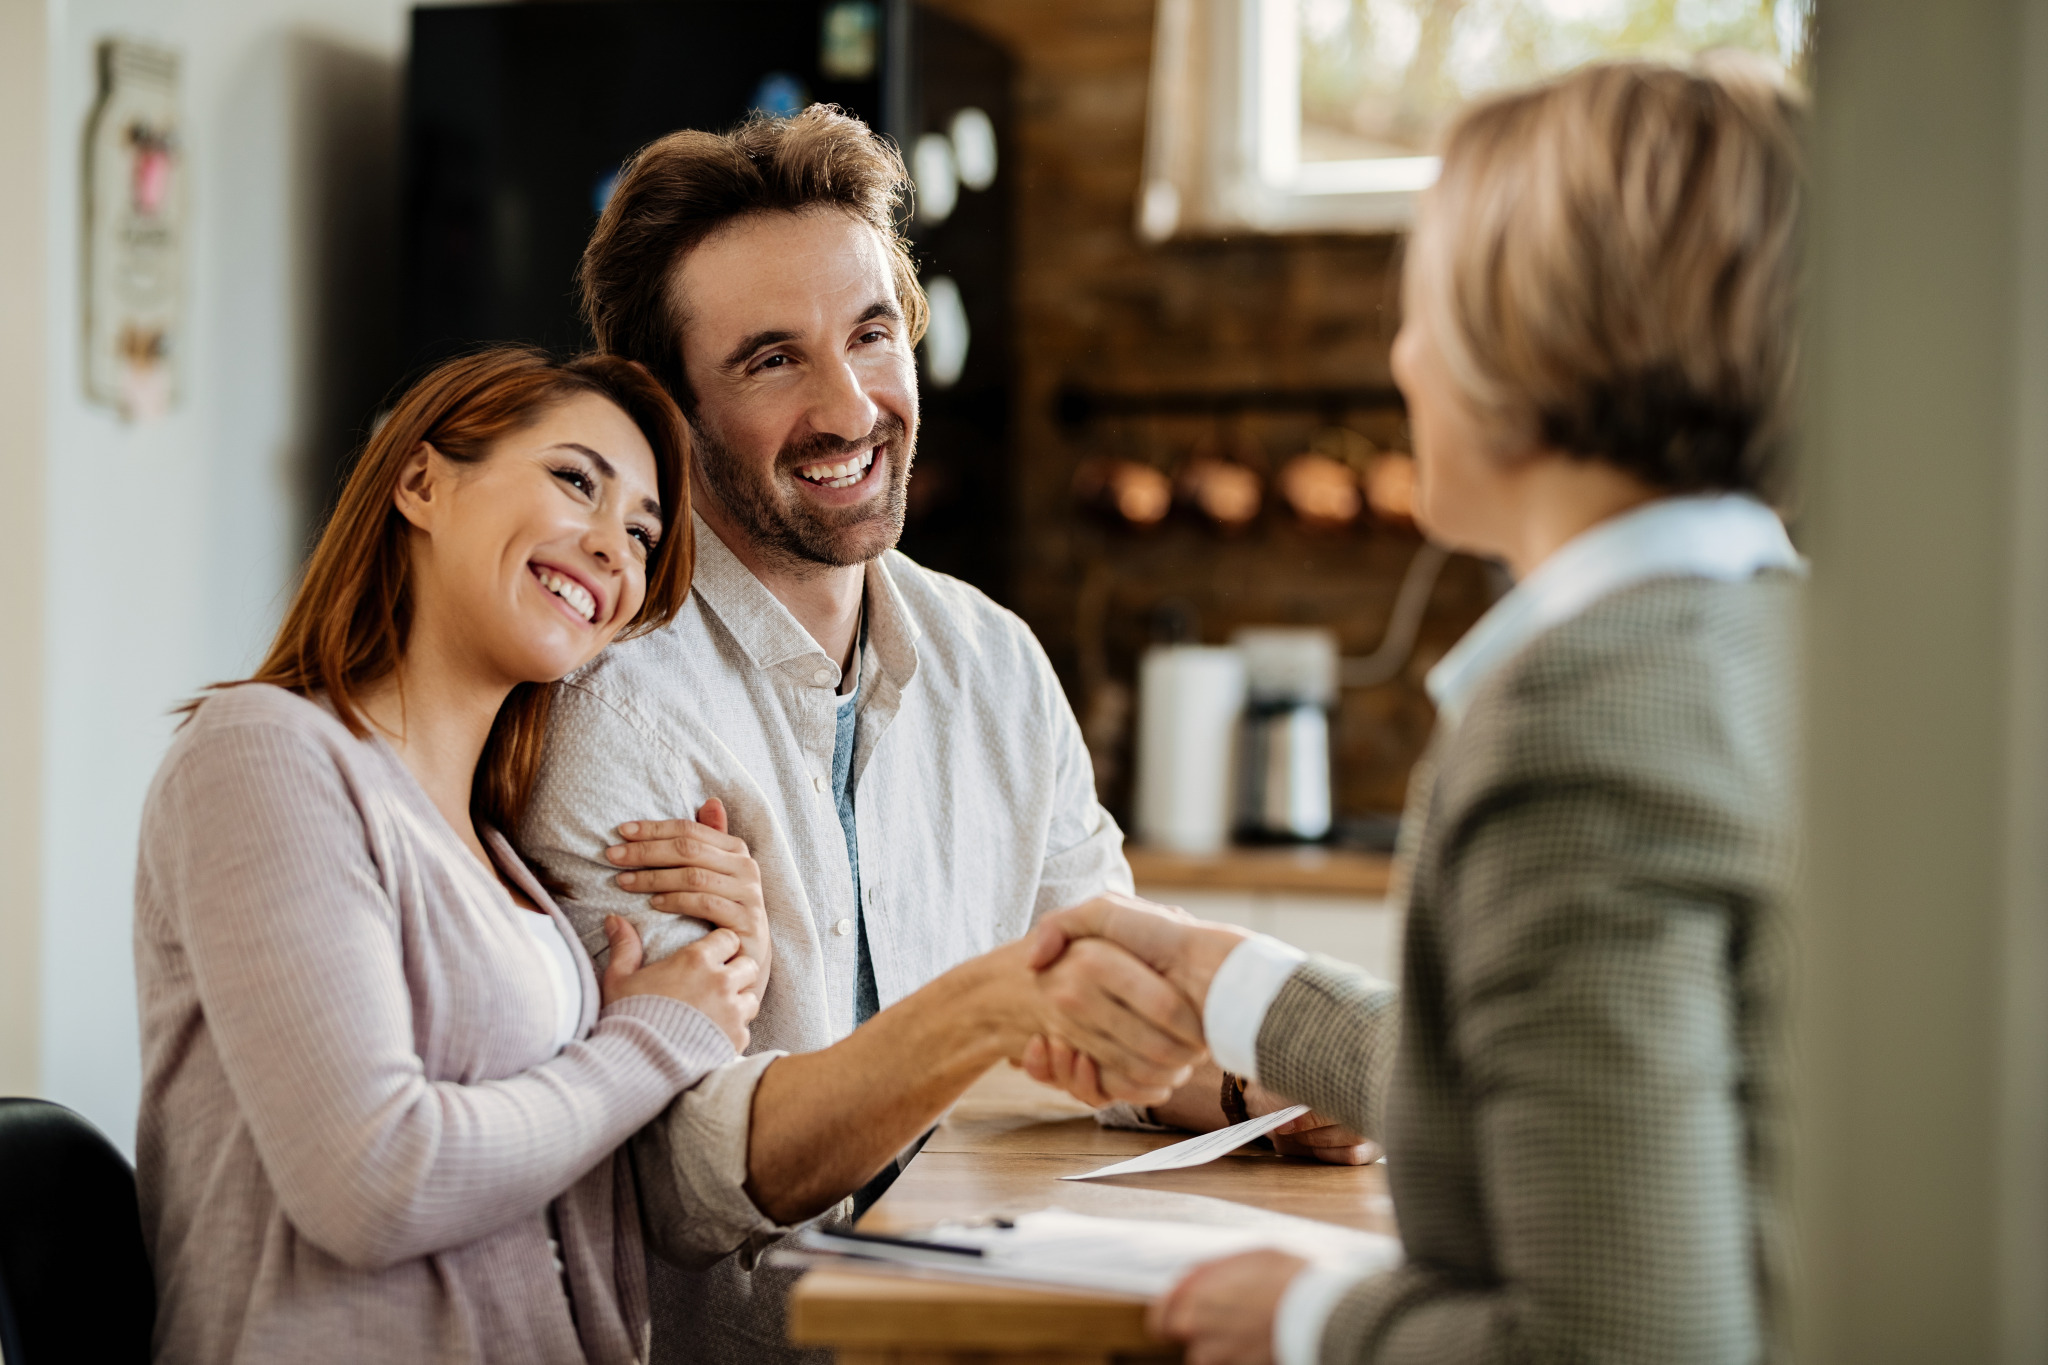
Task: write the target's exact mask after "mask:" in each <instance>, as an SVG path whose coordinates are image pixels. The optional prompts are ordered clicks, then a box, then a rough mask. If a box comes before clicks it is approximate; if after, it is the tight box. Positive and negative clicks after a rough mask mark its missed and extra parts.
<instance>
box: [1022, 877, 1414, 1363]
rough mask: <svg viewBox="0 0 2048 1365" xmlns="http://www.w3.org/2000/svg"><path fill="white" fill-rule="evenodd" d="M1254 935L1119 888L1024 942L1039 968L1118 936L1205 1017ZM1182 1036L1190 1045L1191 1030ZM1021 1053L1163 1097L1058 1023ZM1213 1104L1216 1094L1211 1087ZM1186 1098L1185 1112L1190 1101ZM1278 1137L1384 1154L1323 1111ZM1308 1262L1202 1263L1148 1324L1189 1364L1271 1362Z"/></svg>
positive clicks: (1030, 1068)
mask: <svg viewBox="0 0 2048 1365" xmlns="http://www.w3.org/2000/svg"><path fill="white" fill-rule="evenodd" d="M1245 937H1246V932H1245V931H1244V930H1242V929H1237V928H1234V927H1232V926H1230V925H1225V924H1209V923H1204V922H1203V921H1200V920H1197V919H1195V918H1193V917H1192V916H1190V915H1188V914H1187V912H1185V911H1183V910H1179V909H1176V908H1174V907H1171V906H1164V905H1155V904H1153V903H1151V902H1149V901H1142V900H1139V899H1137V898H1135V897H1131V896H1121V895H1114V894H1112V895H1105V896H1100V897H1097V898H1096V899H1095V900H1092V901H1089V902H1087V903H1085V904H1082V905H1077V906H1072V907H1070V908H1068V909H1065V910H1061V911H1058V912H1056V913H1054V914H1052V915H1048V916H1047V917H1046V918H1045V919H1043V920H1041V921H1040V922H1039V924H1038V926H1037V928H1036V929H1035V930H1034V931H1033V933H1032V935H1031V937H1030V938H1029V939H1027V940H1026V942H1027V943H1028V944H1029V946H1030V949H1031V957H1030V964H1031V966H1032V968H1033V969H1034V970H1037V971H1041V972H1044V971H1048V970H1056V969H1057V966H1058V964H1059V963H1061V962H1063V961H1064V960H1065V959H1066V958H1067V957H1068V956H1070V955H1072V954H1074V953H1076V952H1079V951H1082V950H1085V949H1086V948H1087V946H1088V944H1089V943H1090V942H1091V941H1099V940H1108V941H1111V942H1113V943H1115V944H1116V945H1117V946H1119V947H1121V948H1122V949H1124V950H1125V951H1126V952H1127V953H1129V954H1130V955H1131V956H1133V957H1135V958H1137V959H1138V960H1139V961H1141V962H1143V963H1144V964H1145V965H1146V966H1147V967H1149V968H1150V969H1151V970H1152V971H1154V972H1156V973H1158V975H1159V977H1160V978H1161V979H1162V980H1163V982H1164V983H1165V984H1166V985H1167V986H1169V987H1171V988H1172V990H1173V991H1174V992H1175V993H1177V994H1178V995H1179V996H1180V997H1181V999H1182V1001H1183V1002H1184V1003H1185V1004H1186V1005H1187V1006H1189V1007H1190V1009H1191V1011H1192V1012H1193V1014H1194V1016H1195V1020H1196V1022H1197V1024H1198V1025H1199V1023H1200V1020H1201V1018H1202V1016H1203V1013H1204V1011H1205V1008H1206V1006H1207V1003H1208V997H1209V987H1210V984H1211V983H1212V982H1213V981H1214V979H1215V976H1216V973H1217V970H1218V969H1219V968H1221V967H1222V965H1223V961H1224V959H1225V958H1227V957H1229V956H1230V954H1231V952H1232V950H1233V949H1235V948H1236V947H1237V945H1238V944H1239V943H1241V942H1242V941H1243V940H1244V938H1245ZM1127 1003H1128V1004H1129V1005H1130V1006H1131V1007H1132V1008H1134V1009H1137V1008H1143V1006H1144V1001H1143V1000H1141V999H1138V998H1135V997H1134V998H1131V999H1129V1000H1128V1001H1127ZM1175 1018H1176V1020H1178V1019H1179V1018H1180V1016H1179V1015H1178V1014H1176V1016H1175ZM1176 1037H1179V1038H1180V1039H1181V1041H1182V1042H1183V1043H1184V1044H1185V1042H1186V1039H1185V1038H1184V1037H1183V1036H1181V1035H1179V1034H1176ZM1199 1060H1201V1057H1200V1055H1191V1056H1190V1059H1189V1061H1188V1062H1187V1063H1185V1065H1186V1067H1187V1070H1186V1071H1185V1072H1183V1073H1181V1075H1182V1080H1183V1081H1184V1080H1185V1079H1186V1078H1187V1076H1188V1075H1190V1074H1192V1072H1193V1070H1194V1062H1196V1061H1199ZM1017 1061H1018V1064H1019V1065H1021V1066H1022V1067H1023V1068H1024V1069H1025V1070H1026V1071H1027V1072H1029V1073H1030V1075H1031V1076H1032V1077H1033V1079H1035V1080H1038V1081H1041V1082H1044V1083H1046V1084H1051V1085H1057V1086H1059V1087H1060V1088H1062V1089H1064V1090H1066V1091H1068V1092H1069V1093H1071V1094H1073V1095H1074V1096H1076V1097H1077V1098H1079V1099H1082V1100H1084V1101H1086V1102H1087V1103H1090V1104H1095V1105H1102V1104H1106V1103H1108V1102H1110V1101H1111V1100H1112V1099H1123V1100H1128V1101H1131V1102H1133V1103H1141V1104H1151V1105H1155V1106H1156V1105H1159V1104H1161V1103H1162V1102H1163V1099H1164V1098H1165V1097H1160V1096H1158V1094H1157V1089H1156V1087H1154V1086H1148V1085H1146V1084H1144V1083H1143V1082H1144V1080H1145V1079H1147V1078H1145V1077H1134V1076H1131V1075H1128V1074H1126V1073H1125V1072H1124V1070H1123V1069H1122V1067H1123V1064H1122V1062H1121V1060H1118V1061H1109V1060H1106V1059H1101V1058H1098V1056H1096V1055H1092V1054H1091V1053H1090V1052H1089V1051H1088V1045H1087V1043H1086V1042H1084V1041H1082V1040H1079V1039H1070V1038H1067V1037H1064V1036H1061V1035H1060V1034H1058V1033H1051V1034H1041V1035H1038V1036H1035V1037H1033V1038H1032V1039H1031V1040H1030V1041H1029V1043H1027V1044H1026V1046H1025V1048H1024V1052H1023V1054H1022V1056H1021V1057H1019V1058H1018V1059H1017ZM1211 1074H1212V1075H1213V1074H1214V1073H1213V1072H1212V1073H1211ZM1177 1083H1178V1082H1177ZM1206 1102H1207V1103H1211V1104H1213V1103H1214V1102H1215V1101H1214V1099H1213V1092H1212V1097H1210V1098H1208V1099H1207V1100H1206ZM1176 1103H1177V1105H1179V1106H1180V1108H1181V1111H1182V1112H1183V1113H1185V1112H1187V1110H1188V1108H1190V1107H1192V1106H1191V1105H1189V1104H1187V1103H1186V1102H1183V1101H1176ZM1245 1103H1246V1108H1247V1109H1248V1110H1250V1111H1251V1112H1252V1113H1254V1114H1262V1113H1270V1112H1272V1111H1273V1110H1274V1109H1276V1108H1279V1107H1281V1106H1282V1105H1285V1104H1286V1103H1287V1101H1286V1100H1285V1099H1283V1098H1281V1097H1280V1096H1277V1095H1273V1094H1271V1093H1269V1092H1267V1091H1265V1090H1264V1089H1263V1088H1262V1087H1260V1086H1258V1085H1257V1084H1256V1083H1254V1084H1252V1085H1248V1086H1247V1087H1246V1089H1245ZM1162 1117H1166V1118H1168V1119H1175V1118H1178V1117H1179V1115H1177V1114H1172V1113H1169V1114H1164V1115H1162ZM1273 1138H1274V1145H1275V1147H1276V1148H1278V1149H1279V1150H1280V1151H1281V1152H1282V1153H1283V1154H1286V1155H1292V1156H1313V1157H1316V1158H1318V1159H1320V1160H1323V1161H1328V1162H1333V1163H1337V1164H1346V1165H1349V1164H1358V1163H1362V1162H1366V1161H1371V1160H1373V1159H1374V1158H1375V1157H1377V1155H1378V1149H1377V1148H1376V1147H1374V1146H1373V1145H1372V1144H1370V1143H1368V1142H1366V1141H1365V1140H1364V1139H1362V1138H1361V1137H1360V1136H1359V1135H1358V1134H1356V1133H1353V1132H1352V1131H1350V1130H1349V1129H1347V1128H1345V1127H1343V1126H1342V1125H1341V1124H1337V1123H1333V1122H1331V1121H1330V1120H1329V1119H1327V1118H1325V1117H1323V1116H1322V1115H1320V1114H1315V1113H1308V1114H1304V1115H1302V1116H1301V1117H1300V1118H1297V1119H1294V1120H1292V1121H1290V1122H1289V1123H1286V1124H1284V1125H1282V1126H1281V1127H1280V1128H1278V1129H1276V1130H1275V1131H1274V1134H1273ZM1306 1264H1307V1263H1306V1262H1305V1261H1303V1260H1301V1259H1300V1258H1298V1257H1295V1256H1289V1255H1287V1254H1286V1253H1284V1252H1280V1251H1254V1252H1248V1253H1245V1254H1243V1255H1239V1256H1228V1257H1224V1258H1222V1259H1220V1260H1216V1261H1211V1262H1209V1263H1207V1264H1205V1265H1201V1266H1197V1267H1196V1268H1195V1269H1194V1270H1193V1271H1191V1272H1189V1273H1188V1274H1187V1275H1186V1276H1184V1277H1183V1278H1182V1279H1181V1281H1180V1283H1178V1284H1176V1285H1175V1286H1174V1287H1173V1288H1172V1289H1171V1290H1170V1291H1168V1292H1167V1293H1166V1294H1165V1295H1164V1296H1162V1297H1161V1298H1160V1299H1159V1300H1158V1301H1157V1302H1156V1303H1154V1304H1153V1305H1152V1308H1151V1311H1150V1314H1149V1316H1148V1323H1149V1325H1150V1327H1151V1330H1152V1331H1153V1332H1154V1333H1156V1334H1157V1335H1159V1336H1163V1337H1167V1338H1170V1339H1173V1340H1177V1341H1182V1342H1185V1343H1186V1344H1187V1356H1186V1359H1187V1360H1188V1362H1189V1365H1271V1362H1272V1359H1273V1323H1274V1318H1275V1316H1276V1315H1277V1313H1278V1311H1279V1306H1280V1300H1281V1298H1282V1297H1283V1296H1284V1295H1285V1293H1286V1291H1287V1286H1288V1284H1289V1283H1290V1282H1292V1280H1293V1279H1294V1277H1295V1276H1296V1275H1297V1274H1299V1273H1300V1271H1301V1270H1302V1268H1303V1267H1304V1266H1305V1265H1306Z"/></svg>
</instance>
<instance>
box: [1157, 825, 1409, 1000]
mask: <svg viewBox="0 0 2048 1365" xmlns="http://www.w3.org/2000/svg"><path fill="white" fill-rule="evenodd" d="M1124 856H1125V857H1126V858H1128V859H1129V860H1130V864H1131V876H1132V878H1133V880H1134V881H1136V883H1137V887H1138V894H1139V895H1141V896H1144V897H1146V898H1147V899H1148V900H1156V901H1163V902H1165V903H1166V904H1168V905H1178V906H1180V907H1182V908H1183V909H1185V910H1186V911H1187V912H1188V913H1189V914H1191V915H1196V916H1199V917H1200V918H1202V919H1210V920H1220V921H1221V922H1223V923H1225V924H1236V925H1241V926H1243V927H1244V928H1247V929H1255V930H1257V931H1258V932H1260V933H1262V934H1271V935H1272V936H1273V937H1275V938H1277V939H1282V940H1284V941H1286V942H1288V943H1291V944H1293V945H1294V946H1295V947H1297V948H1301V949H1303V950H1305V951H1308V952H1313V953H1328V954H1329V955H1330V956H1331V957H1335V958H1341V959H1342V960H1344V961H1346V962H1355V963H1357V964H1358V965H1359V966H1361V967H1364V968H1365V969H1366V970H1367V971H1370V972H1372V973H1373V974H1375V975H1377V976H1381V977H1385V978H1386V979H1388V980H1394V979H1396V978H1397V976H1398V973H1399V964H1400V944H1401V912H1400V910H1399V909H1398V908H1396V907H1395V905H1394V904H1393V903H1392V902H1390V901H1389V900H1388V899H1387V890H1388V884H1389V882H1390V881H1391V879H1392V873H1393V860H1392V859H1391V858H1389V857H1387V856H1386V855H1385V854H1379V853H1359V852H1354V851H1351V850H1348V849H1329V848H1230V849H1225V850H1224V851H1222V852H1220V853H1214V854H1188V853H1171V852H1167V851H1166V850H1164V849H1156V848H1146V847H1143V846H1141V845H1138V844H1127V845H1125V847H1124Z"/></svg>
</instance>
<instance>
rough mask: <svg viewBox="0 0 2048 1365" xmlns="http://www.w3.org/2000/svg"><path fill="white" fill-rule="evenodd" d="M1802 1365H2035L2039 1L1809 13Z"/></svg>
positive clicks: (2047, 190) (2047, 766) (2047, 1238)
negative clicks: (1814, 300)
mask: <svg viewBox="0 0 2048 1365" xmlns="http://www.w3.org/2000/svg"><path fill="white" fill-rule="evenodd" d="M1817 57H1818V61H1819V74H1818V80H1817V89H1816V95H1817V110H1818V113H1817V128H1816V135H1815V137H1814V139H1813V148H1814V164H1815V175H1816V190H1817V209H1818V213H1817V222H1816V227H1815V231H1814V235H1813V243H1812V258H1813V262H1814V269H1815V279H1816V283H1817V286H1818V289H1817V295H1818V308H1817V313H1816V317H1815V320H1814V325H1813V328H1812V332H1811V340H1812V351H1811V371H1810V379H1811V386H1812V398H1813V415H1814V423H1813V429H1812V436H1813V439H1812V441H1811V442H1810V445H1811V453H1812V456H1813V460H1812V470H1811V484H1810V496H1809V499H1808V501H1809V506H1810V515H1809V517H1808V519H1807V528H1806V529H1807V532H1808V535H1807V543H1808V546H1809V548H1810V549H1811V551H1812V554H1813V559H1814V566H1815V569H1814V579H1813V593H1812V598H1811V603H1810V607H1811V623H1812V624H1811V631H1810V636H1809V647H1810V657H1811V661H1812V666H1811V680H1810V684H1809V687H1810V693H1809V713H1808V714H1809V742H1810V760H1809V772H1810V783H1809V786H1810V790H1809V829H1810V832H1811V882H1810V895H1809V897H1808V901H1807V904H1806V906H1805V917H1804V923H1803V925H1802V929H1803V937H1804V942H1803V944H1802V948H1803V960H1802V961H1803V965H1802V970H1801V974H1800V985H1801V991H1800V1006H1799V1011H1798V1028H1797V1039H1798V1043H1799V1049H1800V1062H1801V1070H1800V1072H1799V1082H1798V1090H1797V1099H1798V1103H1799V1115H1800V1120H1801V1122H1800V1129H1801V1133H1800V1137H1801V1142H1800V1152H1799V1165H1798V1168H1797V1171H1798V1185H1799V1193H1800V1215H1801V1232H1802V1243H1803V1250H1804V1252H1805V1276H1804V1280H1803V1283H1802V1285H1801V1290H1800V1308H1801V1313H1800V1322H1801V1334H1802V1340H1801V1348H1802V1349H1801V1350H1800V1352H1799V1354H1798V1357H1797V1358H1798V1359H1800V1360H1802V1361H1812V1362H1819V1363H1823V1365H1832V1363H1833V1362H1843V1365H1851V1363H1852V1362H1853V1365H1887V1363H1888V1362H1894V1361H1896V1362H1900V1363H1901V1365H1907V1363H1908V1362H1923V1361H1943V1362H1949V1361H1953V1362H1978V1361H2007V1362H2012V1363H2013V1365H2018V1363H2019V1362H2022V1361H2026V1362H2038V1361H2042V1360H2048V2H2044V0H1941V2H1940V3H1939V4H1930V3H1926V0H1823V3H1822V7H1821V14H1820V33H1819V40H1818V47H1817Z"/></svg>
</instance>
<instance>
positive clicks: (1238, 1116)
mask: <svg viewBox="0 0 2048 1365" xmlns="http://www.w3.org/2000/svg"><path fill="white" fill-rule="evenodd" d="M1251 1116H1252V1115H1251V1110H1249V1109H1247V1108H1245V1103H1244V1082H1243V1081H1242V1080H1240V1079H1239V1078H1238V1077H1236V1076H1234V1075H1232V1074H1231V1073H1230V1072H1228V1071H1226V1072H1224V1073H1223V1117H1224V1119H1225V1120H1226V1121H1228V1122H1230V1123H1246V1122H1249V1121H1250V1119H1251Z"/></svg>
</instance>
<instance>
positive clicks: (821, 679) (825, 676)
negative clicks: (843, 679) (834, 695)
mask: <svg viewBox="0 0 2048 1365" xmlns="http://www.w3.org/2000/svg"><path fill="white" fill-rule="evenodd" d="M836 676H837V675H835V674H834V673H833V672H832V670H831V669H829V668H821V669H819V670H818V671H817V672H816V673H813V674H811V681H812V682H814V683H816V684H817V685H818V686H820V687H827V686H830V685H831V684H832V683H833V682H834V681H835V680H836Z"/></svg>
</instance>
